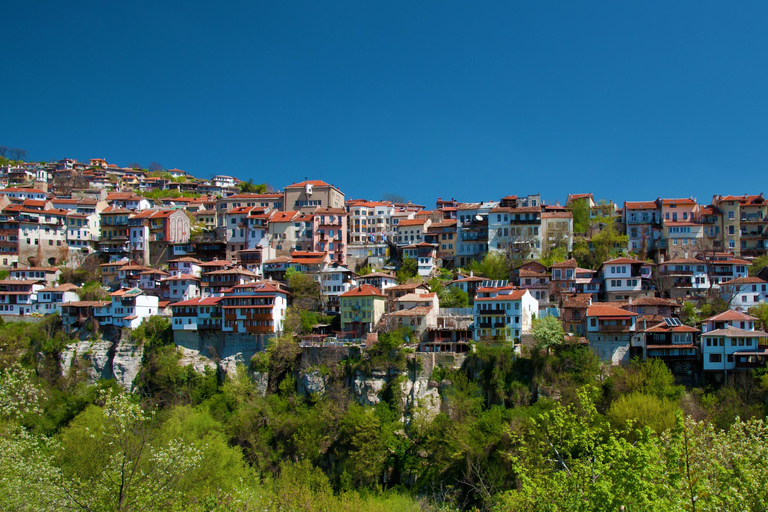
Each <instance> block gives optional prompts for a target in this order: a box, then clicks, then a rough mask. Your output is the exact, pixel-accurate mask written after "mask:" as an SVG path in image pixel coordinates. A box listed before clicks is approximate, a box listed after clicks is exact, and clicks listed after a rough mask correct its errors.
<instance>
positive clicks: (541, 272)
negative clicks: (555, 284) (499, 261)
mask: <svg viewBox="0 0 768 512" xmlns="http://www.w3.org/2000/svg"><path fill="white" fill-rule="evenodd" d="M547 270H548V269H547V267H546V266H545V265H542V264H541V263H539V262H538V261H530V262H526V263H523V264H522V265H520V266H519V267H517V268H516V269H514V270H513V271H512V277H513V281H514V284H515V285H516V286H518V287H520V288H525V289H527V290H531V295H532V296H533V298H534V299H536V300H537V301H539V308H540V309H541V310H546V309H547V308H549V305H550V304H549V286H550V284H549V280H550V274H549V272H547Z"/></svg>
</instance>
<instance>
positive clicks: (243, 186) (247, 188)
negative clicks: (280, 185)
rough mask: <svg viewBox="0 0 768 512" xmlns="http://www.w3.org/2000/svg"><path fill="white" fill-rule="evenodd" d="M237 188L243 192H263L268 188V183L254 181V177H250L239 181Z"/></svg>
mask: <svg viewBox="0 0 768 512" xmlns="http://www.w3.org/2000/svg"><path fill="white" fill-rule="evenodd" d="M237 188H238V190H239V191H240V193H241V194H263V193H264V192H266V190H267V185H266V184H264V183H261V184H256V183H254V182H253V178H249V179H248V181H241V182H239V183H238V184H237Z"/></svg>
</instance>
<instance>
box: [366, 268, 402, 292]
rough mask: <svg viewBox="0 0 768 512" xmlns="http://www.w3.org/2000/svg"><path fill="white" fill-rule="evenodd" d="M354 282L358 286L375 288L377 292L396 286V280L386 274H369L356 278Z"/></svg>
mask: <svg viewBox="0 0 768 512" xmlns="http://www.w3.org/2000/svg"><path fill="white" fill-rule="evenodd" d="M356 281H357V284H358V285H360V284H367V285H371V286H373V287H375V288H378V289H379V291H382V292H383V291H384V290H386V289H387V288H391V287H393V286H397V278H396V277H395V276H393V275H392V274H387V273H385V272H371V273H370V274H366V275H364V276H358V277H357V278H356Z"/></svg>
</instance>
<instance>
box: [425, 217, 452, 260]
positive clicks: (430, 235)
mask: <svg viewBox="0 0 768 512" xmlns="http://www.w3.org/2000/svg"><path fill="white" fill-rule="evenodd" d="M456 240H457V233H456V219H446V220H443V221H440V222H433V223H432V224H430V226H429V227H428V228H427V232H426V233H425V234H424V241H425V242H426V243H428V244H435V245H437V257H438V258H439V259H440V260H442V261H443V266H444V267H445V266H448V265H449V264H450V265H453V262H454V260H455V258H456Z"/></svg>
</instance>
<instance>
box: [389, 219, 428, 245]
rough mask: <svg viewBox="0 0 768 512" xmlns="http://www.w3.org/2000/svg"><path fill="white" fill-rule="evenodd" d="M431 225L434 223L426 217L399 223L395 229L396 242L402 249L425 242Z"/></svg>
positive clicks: (404, 220)
mask: <svg viewBox="0 0 768 512" xmlns="http://www.w3.org/2000/svg"><path fill="white" fill-rule="evenodd" d="M431 223H432V221H431V220H430V219H429V218H425V217H417V218H414V219H403V220H401V221H399V222H398V223H397V226H396V227H395V242H396V243H397V245H398V246H401V247H403V246H406V245H413V244H417V243H421V242H423V241H424V235H425V233H426V232H427V229H428V228H429V226H430V225H431Z"/></svg>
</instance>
